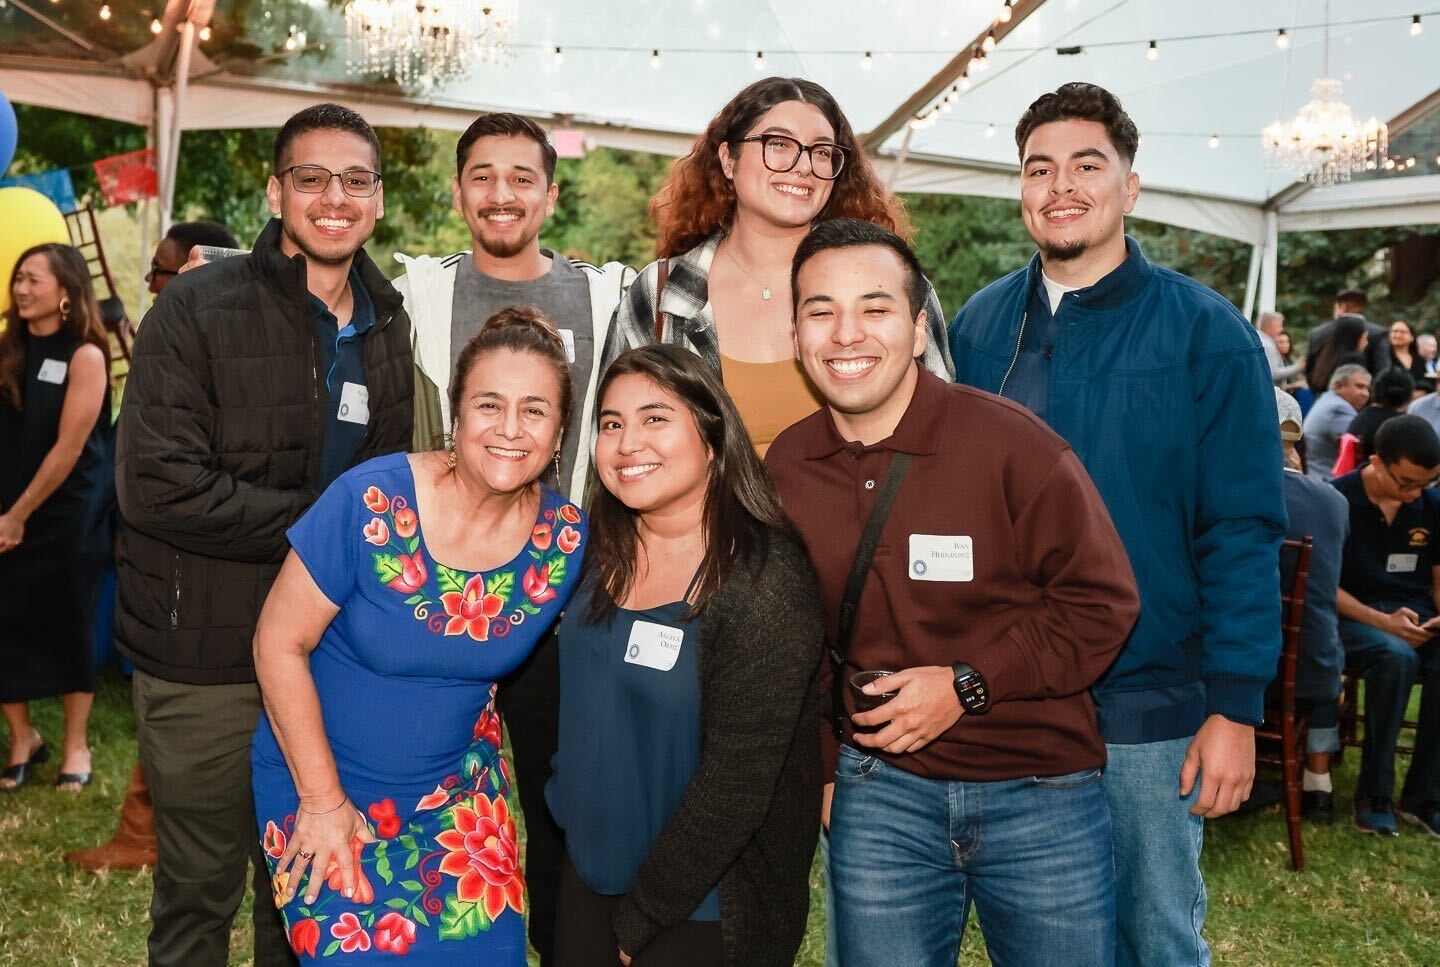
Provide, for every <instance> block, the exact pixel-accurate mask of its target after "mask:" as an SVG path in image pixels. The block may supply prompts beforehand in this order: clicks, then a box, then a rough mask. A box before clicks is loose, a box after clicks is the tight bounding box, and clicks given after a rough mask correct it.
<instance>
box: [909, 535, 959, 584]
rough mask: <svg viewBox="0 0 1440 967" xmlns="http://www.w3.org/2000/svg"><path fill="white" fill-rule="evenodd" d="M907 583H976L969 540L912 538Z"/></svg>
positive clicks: (942, 536) (952, 537)
mask: <svg viewBox="0 0 1440 967" xmlns="http://www.w3.org/2000/svg"><path fill="white" fill-rule="evenodd" d="M910 580H912V581H973V580H975V555H974V549H973V547H972V546H971V542H970V538H968V537H958V536H950V535H945V534H911V535H910Z"/></svg>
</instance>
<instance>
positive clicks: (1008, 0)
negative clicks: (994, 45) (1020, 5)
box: [1000, 0, 1015, 24]
mask: <svg viewBox="0 0 1440 967" xmlns="http://www.w3.org/2000/svg"><path fill="white" fill-rule="evenodd" d="M1014 3H1015V0H1005V6H1003V7H1001V8H1000V22H1001V23H1002V24H1008V23H1009V22H1010V18H1011V17H1013V16H1015V11H1014V10H1013V9H1011V8H1012V7H1013V5H1014Z"/></svg>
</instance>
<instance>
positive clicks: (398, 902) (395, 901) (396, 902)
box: [385, 896, 410, 910]
mask: <svg viewBox="0 0 1440 967" xmlns="http://www.w3.org/2000/svg"><path fill="white" fill-rule="evenodd" d="M385 905H386V906H387V907H389V908H390V909H392V910H403V909H405V908H406V907H408V906H409V905H410V901H409V900H407V899H405V898H404V897H403V896H392V897H391V898H390V899H388V900H386V901H385Z"/></svg>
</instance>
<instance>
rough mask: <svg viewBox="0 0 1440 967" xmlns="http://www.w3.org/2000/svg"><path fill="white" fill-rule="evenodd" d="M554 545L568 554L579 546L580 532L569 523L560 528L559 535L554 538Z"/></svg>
mask: <svg viewBox="0 0 1440 967" xmlns="http://www.w3.org/2000/svg"><path fill="white" fill-rule="evenodd" d="M555 546H556V547H558V548H560V550H562V551H564V552H565V553H566V554H569V553H570V552H571V551H573V550H575V548H577V547H579V546H580V532H579V531H577V530H576V529H575V528H573V527H570V526H569V525H566V526H565V527H562V528H560V536H559V537H557V538H555Z"/></svg>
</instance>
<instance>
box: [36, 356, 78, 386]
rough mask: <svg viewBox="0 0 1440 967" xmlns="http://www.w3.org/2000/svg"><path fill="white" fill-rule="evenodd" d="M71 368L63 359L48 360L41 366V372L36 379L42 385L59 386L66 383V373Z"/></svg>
mask: <svg viewBox="0 0 1440 967" xmlns="http://www.w3.org/2000/svg"><path fill="white" fill-rule="evenodd" d="M69 368H70V364H69V363H67V362H65V360H63V359H47V360H45V361H44V362H43V363H41V364H40V372H39V373H37V374H36V378H38V379H39V380H40V382H42V383H54V384H55V385H56V386H59V385H60V384H61V383H63V382H65V373H66V371H67V370H69Z"/></svg>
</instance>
